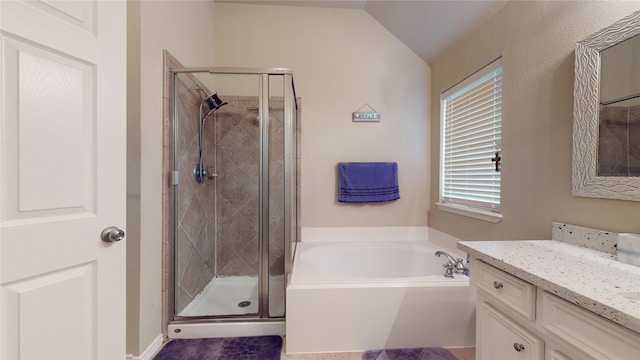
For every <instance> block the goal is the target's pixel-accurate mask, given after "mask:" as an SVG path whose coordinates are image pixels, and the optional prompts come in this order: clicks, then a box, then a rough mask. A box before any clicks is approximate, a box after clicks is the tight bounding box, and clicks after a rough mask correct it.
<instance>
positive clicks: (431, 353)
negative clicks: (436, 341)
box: [362, 347, 456, 360]
mask: <svg viewBox="0 0 640 360" xmlns="http://www.w3.org/2000/svg"><path fill="white" fill-rule="evenodd" d="M362 360H456V357H455V356H453V354H452V353H450V352H449V350H447V349H443V348H439V347H430V348H420V349H392V350H371V351H365V353H364V354H362Z"/></svg>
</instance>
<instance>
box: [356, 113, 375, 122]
mask: <svg viewBox="0 0 640 360" xmlns="http://www.w3.org/2000/svg"><path fill="white" fill-rule="evenodd" d="M352 120H353V121H355V122H358V121H361V122H366V121H380V113H378V112H354V113H353V116H352Z"/></svg>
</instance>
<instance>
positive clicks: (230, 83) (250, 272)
mask: <svg viewBox="0 0 640 360" xmlns="http://www.w3.org/2000/svg"><path fill="white" fill-rule="evenodd" d="M170 79H171V80H170V86H171V91H170V94H171V95H170V97H172V99H169V106H170V107H171V108H170V111H171V112H172V115H173V118H172V121H171V124H170V129H171V131H170V134H169V139H170V142H171V149H170V151H169V154H170V158H169V159H168V164H169V174H168V176H169V179H170V180H169V185H170V189H171V190H170V192H169V202H170V206H169V208H170V209H171V211H170V212H169V213H170V214H171V218H172V219H171V221H172V226H171V228H170V231H169V232H172V234H169V237H170V238H171V237H172V239H171V240H170V243H169V244H170V247H171V249H170V252H169V255H170V256H169V264H170V266H169V267H170V271H169V283H170V284H169V288H170V289H169V308H170V309H169V323H170V324H184V323H188V322H193V321H194V320H198V322H202V321H205V322H206V321H209V322H216V323H220V322H233V321H250V322H269V321H275V320H283V318H284V317H285V278H286V276H285V275H286V274H287V273H288V272H289V269H290V266H291V259H292V242H295V241H296V239H297V238H298V221H297V219H298V217H299V216H298V214H299V213H298V210H297V209H298V196H297V194H298V192H297V183H298V181H297V179H298V171H297V167H298V164H299V152H298V145H297V143H298V141H297V140H298V136H299V106H298V103H297V102H298V101H297V99H296V96H295V90H294V85H293V75H292V73H291V71H290V70H288V69H236V68H177V69H171V71H170ZM176 332H177V331H176ZM169 336H172V334H171V331H170V334H169Z"/></svg>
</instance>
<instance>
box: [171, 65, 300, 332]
mask: <svg viewBox="0 0 640 360" xmlns="http://www.w3.org/2000/svg"><path fill="white" fill-rule="evenodd" d="M169 73H170V81H171V84H170V87H171V94H172V99H170V100H171V101H172V104H171V106H172V109H173V110H172V111H171V123H172V129H173V131H172V134H171V136H170V141H171V149H170V152H171V157H172V158H171V160H170V165H171V169H170V170H169V171H170V173H169V174H168V176H169V179H170V180H169V186H170V187H171V189H172V191H171V192H170V194H171V196H170V198H171V199H170V200H169V201H170V204H171V207H172V208H173V209H177V206H178V204H177V202H178V199H177V196H176V194H175V193H176V191H175V186H177V185H178V184H179V173H178V171H177V170H176V159H177V158H178V157H177V145H176V144H177V141H178V140H177V139H178V131H179V128H178V114H177V106H175V102H176V100H177V89H176V76H177V75H178V74H181V73H209V74H212V75H236V74H237V75H256V76H259V93H258V101H259V104H260V106H259V113H258V118H259V121H260V123H259V134H260V136H259V139H258V147H259V157H258V159H259V161H258V180H259V181H258V199H259V200H260V203H259V207H258V219H259V221H258V248H259V249H260V250H259V258H258V268H259V274H258V289H259V290H258V301H259V305H258V313H257V314H255V313H252V314H242V315H215V316H208V315H205V316H189V317H183V316H178V315H176V313H175V285H176V284H175V280H176V279H175V264H176V260H175V255H176V253H175V242H176V239H177V218H176V212H175V211H171V213H172V215H171V222H172V223H171V231H170V234H169V235H170V237H171V239H170V242H169V244H170V246H169V247H168V249H167V251H168V252H169V254H168V255H169V256H167V257H166V258H165V259H167V261H168V264H167V266H168V267H169V271H168V274H167V276H168V280H169V281H168V283H169V285H170V286H168V289H167V290H168V295H169V296H168V308H169V317H168V322H169V325H171V324H185V323H200V322H214V323H215V322H237V321H243V322H246V321H251V322H281V321H283V320H284V319H285V317H286V312H285V314H284V316H283V317H269V276H270V274H269V177H270V176H269V175H270V174H269V137H270V132H269V129H270V117H269V113H270V108H269V77H270V76H272V75H277V76H282V77H283V82H284V89H283V97H284V98H283V106H284V111H283V114H284V119H283V121H284V127H285V136H284V144H283V145H284V149H283V152H284V188H285V191H284V221H285V223H284V230H285V231H284V242H285V243H284V259H285V266H284V267H285V268H284V279H285V287H286V279H287V278H288V275H289V274H290V272H291V267H292V249H291V247H292V246H291V243H292V239H295V238H296V234H297V229H296V226H297V221H292V220H293V216H295V213H294V212H293V208H295V206H296V199H295V196H296V195H295V194H296V189H295V188H294V184H295V182H294V181H293V179H292V177H295V176H296V174H293V173H292V169H293V166H294V161H292V159H291V156H290V155H291V154H292V151H294V150H295V148H294V146H295V143H294V141H292V136H293V137H294V138H295V136H296V134H294V133H293V131H294V127H293V125H294V122H293V106H295V107H296V109H297V100H296V94H295V87H294V83H293V72H292V70H291V69H288V68H232V67H211V68H208V67H195V68H171V69H169ZM216 170H217V169H216ZM185 176H189V174H185ZM216 201H217V200H216ZM292 225H293V226H292ZM216 231H217V230H216ZM285 293H286V291H285ZM285 302H286V296H285ZM169 336H171V335H170V334H169Z"/></svg>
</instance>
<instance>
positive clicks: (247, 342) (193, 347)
mask: <svg viewBox="0 0 640 360" xmlns="http://www.w3.org/2000/svg"><path fill="white" fill-rule="evenodd" d="M281 349H282V338H281V337H280V336H256V337H237V338H222V339H176V340H173V341H171V342H169V343H167V344H166V345H165V346H164V347H163V348H162V350H160V352H159V353H158V355H156V356H155V357H154V358H153V359H154V360H279V359H280V352H281V351H282V350H281Z"/></svg>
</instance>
